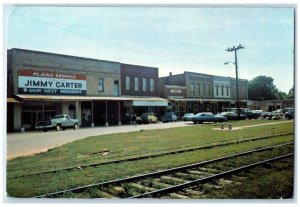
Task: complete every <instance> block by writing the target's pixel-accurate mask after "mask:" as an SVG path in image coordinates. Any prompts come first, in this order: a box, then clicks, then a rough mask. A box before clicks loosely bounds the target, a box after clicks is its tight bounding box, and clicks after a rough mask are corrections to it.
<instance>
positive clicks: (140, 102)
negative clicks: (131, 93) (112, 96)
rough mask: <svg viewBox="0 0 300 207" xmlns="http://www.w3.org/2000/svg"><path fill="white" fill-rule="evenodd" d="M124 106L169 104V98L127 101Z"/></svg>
mask: <svg viewBox="0 0 300 207" xmlns="http://www.w3.org/2000/svg"><path fill="white" fill-rule="evenodd" d="M124 106H168V101H167V100H133V101H125V102H124Z"/></svg>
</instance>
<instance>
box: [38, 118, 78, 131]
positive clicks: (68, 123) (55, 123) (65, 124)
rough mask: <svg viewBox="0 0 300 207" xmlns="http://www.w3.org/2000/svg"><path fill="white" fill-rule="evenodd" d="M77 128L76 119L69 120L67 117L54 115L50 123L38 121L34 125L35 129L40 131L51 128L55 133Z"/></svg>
mask: <svg viewBox="0 0 300 207" xmlns="http://www.w3.org/2000/svg"><path fill="white" fill-rule="evenodd" d="M78 127H79V121H78V119H71V118H70V117H69V116H68V115H56V116H55V117H54V118H53V119H51V120H50V121H39V122H37V123H36V124H35V129H41V130H43V131H47V130H48V129H53V128H55V129H56V131H60V130H62V129H65V128H74V129H75V130H76V129H78Z"/></svg>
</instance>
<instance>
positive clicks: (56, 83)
mask: <svg viewBox="0 0 300 207" xmlns="http://www.w3.org/2000/svg"><path fill="white" fill-rule="evenodd" d="M7 58H8V61H7V95H8V96H7V97H8V99H7V106H8V110H7V112H8V116H7V117H8V123H9V124H8V125H9V126H8V127H7V129H8V130H9V131H11V130H19V129H23V130H24V129H29V128H33V127H34V124H35V123H36V122H37V121H40V120H46V119H48V118H51V117H53V116H55V115H57V114H68V115H69V116H70V117H71V118H77V119H79V121H80V123H81V125H86V126H94V125H109V124H121V123H124V122H126V118H127V117H126V113H127V110H128V109H127V108H128V107H129V106H128V105H130V103H137V104H141V103H143V104H142V105H145V106H147V104H148V105H151V106H153V105H154V106H156V105H160V106H165V107H166V106H167V101H166V100H164V99H161V98H159V97H158V92H157V79H158V69H157V68H149V67H143V66H130V65H123V66H124V67H121V63H119V62H113V61H105V60H97V59H90V58H81V57H74V56H68V55H60V54H53V53H46V52H39V51H31V50H23V49H11V50H8V54H7ZM121 68H123V71H126V72H127V73H128V74H130V76H131V75H133V77H135V76H136V77H139V79H141V80H139V84H140V87H141V88H140V90H141V93H136V94H134V95H135V96H131V97H128V96H129V95H133V94H130V93H126V86H125V90H124V89H123V88H122V84H124V82H126V77H124V76H123V74H122V72H121ZM124 68H125V69H124ZM148 69H149V71H150V72H148ZM141 71H146V72H141ZM147 72H148V73H149V74H151V75H152V73H153V75H152V76H151V78H150V79H149V80H147V81H148V82H147V85H146V87H147V89H148V88H149V89H150V90H149V91H151V92H149V93H146V97H144V95H145V93H143V92H144V91H143V89H144V88H142V87H143V78H142V77H140V76H139V75H140V74H144V73H147ZM135 73H137V75H134V74H135ZM146 77H148V76H146ZM152 79H154V81H151V80H152ZM151 84H153V85H151ZM153 88H154V90H153V91H152V90H151V89H153ZM123 92H124V96H123V94H122V93H123ZM127 95H128V96H127Z"/></svg>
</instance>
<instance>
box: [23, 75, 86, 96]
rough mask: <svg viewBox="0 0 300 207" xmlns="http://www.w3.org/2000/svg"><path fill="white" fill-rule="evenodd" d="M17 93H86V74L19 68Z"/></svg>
mask: <svg viewBox="0 0 300 207" xmlns="http://www.w3.org/2000/svg"><path fill="white" fill-rule="evenodd" d="M18 93H20V94H48V95H51V94H57V95H79V96H80V95H86V76H85V75H81V74H65V73H54V72H48V71H33V70H19V71H18Z"/></svg>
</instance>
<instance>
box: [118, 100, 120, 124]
mask: <svg viewBox="0 0 300 207" xmlns="http://www.w3.org/2000/svg"><path fill="white" fill-rule="evenodd" d="M118 125H121V101H119V123H118Z"/></svg>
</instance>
